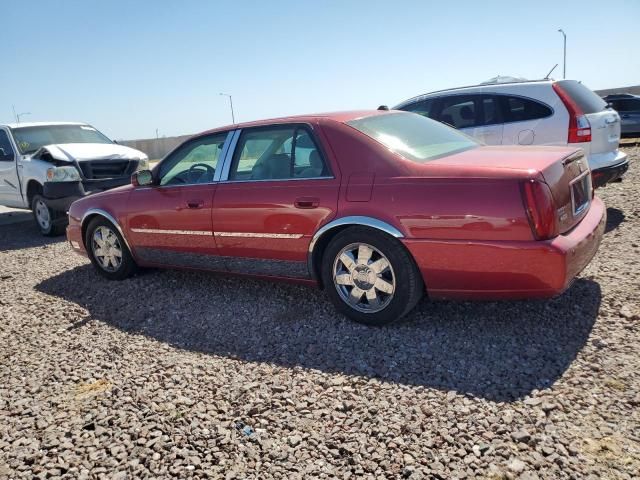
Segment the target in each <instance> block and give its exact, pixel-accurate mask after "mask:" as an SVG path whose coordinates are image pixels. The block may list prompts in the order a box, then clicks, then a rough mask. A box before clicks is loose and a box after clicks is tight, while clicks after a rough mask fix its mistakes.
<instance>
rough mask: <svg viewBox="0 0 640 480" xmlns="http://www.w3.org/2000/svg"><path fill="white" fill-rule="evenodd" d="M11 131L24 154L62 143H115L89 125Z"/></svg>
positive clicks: (17, 128) (27, 128)
mask: <svg viewBox="0 0 640 480" xmlns="http://www.w3.org/2000/svg"><path fill="white" fill-rule="evenodd" d="M11 131H12V133H13V137H14V138H15V140H16V143H17V144H18V148H19V149H20V152H21V153H22V154H28V153H34V152H35V151H36V150H38V149H39V148H40V147H44V146H45V145H56V144H61V143H113V142H112V141H111V140H109V139H108V138H107V137H105V136H104V135H103V134H102V133H100V132H99V131H98V130H96V129H95V128H93V127H91V126H89V125H39V126H34V127H15V128H12V129H11Z"/></svg>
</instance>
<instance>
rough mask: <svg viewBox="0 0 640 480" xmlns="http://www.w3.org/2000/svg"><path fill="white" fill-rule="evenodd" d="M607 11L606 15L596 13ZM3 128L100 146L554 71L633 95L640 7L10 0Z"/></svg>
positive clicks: (0, 78) (2, 74)
mask: <svg viewBox="0 0 640 480" xmlns="http://www.w3.org/2000/svg"><path fill="white" fill-rule="evenodd" d="M607 12H609V13H608V14H607ZM1 17H2V19H3V21H2V28H1V29H0V53H2V58H3V59H4V60H5V61H4V62H3V67H2V69H0V123H4V122H11V121H13V114H12V105H15V106H16V110H18V113H20V112H25V111H26V112H31V115H27V116H25V117H23V121H40V120H78V121H86V122H89V123H92V124H93V125H95V126H96V127H98V128H99V129H100V130H102V131H103V132H104V133H106V134H107V135H109V136H111V137H112V138H117V139H131V138H149V137H153V136H155V131H156V128H157V129H158V130H159V132H160V135H167V136H169V135H176V134H187V133H195V132H197V131H201V130H205V129H208V128H213V127H216V126H219V125H225V124H229V123H231V116H230V113H229V106H228V100H227V99H226V98H225V97H221V96H219V95H218V94H219V92H228V93H231V94H233V99H234V106H235V110H236V119H239V120H240V121H246V120H253V119H259V118H265V117H274V116H281V115H289V114H297V113H309V112H319V111H332V110H348V109H355V108H375V107H377V106H378V105H380V104H388V105H390V106H392V105H394V104H395V103H397V102H399V101H401V100H404V99H405V98H408V97H411V96H414V95H417V94H420V93H424V92H427V91H431V90H436V89H441V88H448V87H454V86H461V85H468V84H474V83H477V82H481V81H483V80H486V79H488V78H491V77H494V76H496V75H498V74H500V75H515V76H524V77H527V78H536V77H538V78H539V77H542V76H544V75H545V74H546V73H547V71H548V70H549V69H550V68H551V67H552V66H553V65H554V64H555V63H560V65H559V66H558V68H557V69H556V70H555V72H554V74H553V76H555V77H556V78H561V75H562V70H561V69H562V35H561V34H560V33H558V32H557V29H558V28H559V27H562V28H564V30H565V31H566V32H567V35H568V54H567V57H568V58H567V77H568V78H575V79H579V80H582V81H583V82H584V83H585V84H586V85H588V86H589V87H591V88H592V89H599V88H607V87H616V86H625V85H636V84H640V60H639V57H638V41H637V33H638V18H640V1H637V0H626V1H613V0H610V1H607V2H606V3H603V2H602V1H601V0H598V1H591V0H582V1H569V2H561V1H558V0H556V1H540V0H536V1H533V2H519V1H514V2H512V1H493V2H492V1H484V2H479V1H462V0H459V1H450V2H442V1H437V2H435V1H434V2H427V1H402V0H395V1H374V0H368V1H347V0H344V1H313V2H311V1H307V0H294V1H279V0H271V1H269V2H259V1H255V2H253V1H241V0H236V1H233V2H213V1H202V2H197V1H185V2H176V1H171V2H169V1H161V0H156V1H149V2H145V1H128V2H127V1H114V0H111V1H108V2H98V1H92V0H84V1H64V2H62V1H31V0H21V1H7V2H4V3H3V5H2V10H1Z"/></svg>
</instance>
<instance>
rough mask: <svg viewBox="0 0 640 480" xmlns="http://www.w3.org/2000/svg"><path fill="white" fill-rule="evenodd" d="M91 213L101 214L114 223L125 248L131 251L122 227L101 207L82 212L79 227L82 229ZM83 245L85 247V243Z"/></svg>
mask: <svg viewBox="0 0 640 480" xmlns="http://www.w3.org/2000/svg"><path fill="white" fill-rule="evenodd" d="M91 215H101V216H103V217H104V218H106V219H107V220H109V221H110V222H111V223H113V225H115V227H116V228H117V229H118V233H119V234H120V235H121V236H122V239H123V240H124V244H125V245H126V246H127V248H128V249H129V251H130V252H132V251H133V250H131V247H130V246H129V242H128V241H127V237H126V236H125V234H124V232H123V231H122V228H121V227H120V224H119V223H118V222H117V221H116V219H115V218H114V217H113V216H112V215H111V214H110V213H109V212H106V211H104V210H102V209H101V208H90V209H89V210H87V211H86V212H84V215H83V216H82V222H81V223H80V227H81V228H82V229H84V224H85V221H86V220H87V218H88V217H89V216H91ZM82 241H83V242H84V238H83V239H82ZM85 247H86V245H85Z"/></svg>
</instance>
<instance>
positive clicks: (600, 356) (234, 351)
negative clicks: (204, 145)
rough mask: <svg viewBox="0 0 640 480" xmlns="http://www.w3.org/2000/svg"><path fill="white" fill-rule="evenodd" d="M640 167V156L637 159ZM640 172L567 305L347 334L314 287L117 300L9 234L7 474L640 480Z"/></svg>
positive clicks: (120, 287)
mask: <svg viewBox="0 0 640 480" xmlns="http://www.w3.org/2000/svg"><path fill="white" fill-rule="evenodd" d="M628 151H629V152H630V153H633V156H634V157H635V161H636V162H637V161H640V149H638V148H635V149H629V150H628ZM639 186H640V168H638V167H637V165H636V164H634V165H633V166H632V169H631V170H630V172H629V174H628V175H627V178H626V179H625V181H624V182H622V183H617V184H614V185H611V186H609V187H607V188H606V189H604V190H603V191H601V192H600V194H601V196H602V197H603V198H604V200H605V202H606V203H607V206H608V213H609V224H608V229H607V230H608V231H607V234H606V236H605V239H604V242H603V244H602V246H601V248H600V251H599V253H598V254H597V256H596V258H595V259H594V261H593V262H592V264H591V265H590V266H589V267H588V269H587V270H586V271H585V272H583V273H582V275H581V276H580V278H579V279H578V280H577V281H576V283H575V284H574V285H573V287H572V288H571V289H570V290H569V291H568V292H566V293H565V294H564V295H562V296H561V297H560V298H557V299H554V300H551V301H546V302H544V301H532V302H504V303H468V302H441V303H433V304H430V303H428V302H426V301H424V302H422V304H421V305H420V306H419V308H418V310H417V311H416V312H415V313H414V314H412V315H411V316H410V317H409V318H408V319H407V320H406V321H404V322H403V323H401V324H399V325H395V326H391V327H387V328H382V329H376V328H369V327H364V326H360V325H357V324H354V323H351V322H348V321H345V320H343V319H342V318H340V317H339V316H338V315H336V314H335V312H334V311H333V309H332V307H331V305H330V304H329V302H328V301H327V299H326V298H325V296H324V295H323V294H322V293H321V292H318V291H315V290H313V289H308V288H305V287H300V286H295V285H294V286H292V285H286V284H277V283H271V282H263V281H255V280H247V279H241V278H225V277H224V276H219V275H212V274H205V273H190V272H177V271H150V272H146V273H143V274H141V275H139V276H137V277H135V278H133V279H130V280H127V281H124V282H120V283H112V282H107V281H106V280H103V279H102V278H100V277H98V276H97V275H96V274H95V273H94V272H93V269H92V267H91V266H90V265H89V263H88V261H87V260H85V259H83V258H82V257H79V256H77V255H75V254H73V253H72V252H71V251H70V248H69V247H68V246H67V244H66V242H64V241H63V240H62V239H57V240H45V239H42V238H41V237H39V236H38V234H37V232H36V229H35V227H34V226H33V225H32V224H31V223H19V224H14V225H5V226H2V227H0V319H1V321H0V356H1V359H2V361H1V363H0V478H3V477H9V478H33V477H37V478H48V477H58V476H63V477H66V478H122V479H124V478H135V477H164V478H167V477H183V478H184V477H193V478H207V477H209V478H229V479H230V478H260V479H264V478H290V479H296V478H355V477H364V478H401V477H405V478H411V479H419V478H475V477H481V478H495V479H498V478H509V479H511V478H521V479H536V478H549V479H551V478H553V479H556V478H560V479H562V478H592V479H597V478H623V479H624V478H634V476H635V477H637V476H638V472H640V414H639V412H640V408H639V407H640V388H639V387H640V381H639V373H638V370H639V367H640V361H639V357H638V350H639V347H640V339H639V337H638V332H639V327H638V324H639V322H640V301H639V299H638V289H639V286H640V191H639Z"/></svg>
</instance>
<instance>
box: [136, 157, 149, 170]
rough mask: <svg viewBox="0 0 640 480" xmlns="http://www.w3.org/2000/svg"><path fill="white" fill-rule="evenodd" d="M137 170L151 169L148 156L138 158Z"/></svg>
mask: <svg viewBox="0 0 640 480" xmlns="http://www.w3.org/2000/svg"><path fill="white" fill-rule="evenodd" d="M137 170H149V159H148V158H147V157H142V158H141V159H140V160H138V168H137Z"/></svg>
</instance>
